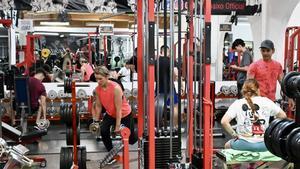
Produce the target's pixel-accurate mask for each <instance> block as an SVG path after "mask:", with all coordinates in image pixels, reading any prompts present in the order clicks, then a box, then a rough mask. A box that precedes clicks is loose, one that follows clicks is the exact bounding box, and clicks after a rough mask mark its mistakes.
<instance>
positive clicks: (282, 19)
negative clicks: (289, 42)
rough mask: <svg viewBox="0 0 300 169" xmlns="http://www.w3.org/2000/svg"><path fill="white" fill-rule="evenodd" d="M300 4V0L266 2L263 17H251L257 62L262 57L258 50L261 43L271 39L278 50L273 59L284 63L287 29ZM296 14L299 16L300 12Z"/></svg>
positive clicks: (270, 0)
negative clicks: (295, 9)
mask: <svg viewBox="0 0 300 169" xmlns="http://www.w3.org/2000/svg"><path fill="white" fill-rule="evenodd" d="M299 2H300V0H289V1H283V0H264V1H262V7H263V8H262V13H261V16H251V17H249V20H250V24H251V27H252V32H253V39H254V46H255V51H254V55H255V60H257V59H259V58H260V57H261V56H260V53H259V48H258V47H259V45H260V43H261V41H262V40H264V39H270V40H272V41H273V42H274V45H275V48H276V52H275V55H274V57H273V58H274V59H275V60H278V61H279V62H281V63H283V54H284V33H285V29H286V27H287V24H288V21H289V20H290V16H291V15H292V13H293V11H294V8H295V7H296V6H297V4H298V3H299ZM296 13H298V16H299V10H298V11H297V12H296Z"/></svg>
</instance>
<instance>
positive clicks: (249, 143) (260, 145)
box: [221, 79, 286, 152]
mask: <svg viewBox="0 0 300 169" xmlns="http://www.w3.org/2000/svg"><path fill="white" fill-rule="evenodd" d="M251 92H253V93H251ZM242 93H243V96H244V97H245V98H243V99H239V100H236V101H235V102H234V103H233V104H232V105H230V107H229V108H228V110H227V112H226V113H225V115H224V116H223V118H222V120H221V123H222V125H223V127H224V129H225V130H226V131H227V132H228V133H229V134H230V135H231V136H232V137H233V139H231V140H229V141H228V142H227V143H226V144H225V148H232V149H235V150H245V151H256V152H261V151H266V150H267V148H266V146H265V144H264V136H263V134H264V132H265V130H266V128H267V127H268V126H269V119H270V116H275V117H276V118H286V114H285V112H283V110H282V109H281V108H280V107H279V106H277V105H276V104H275V103H274V102H273V101H272V100H270V99H268V98H267V97H261V96H259V95H260V94H259V88H258V82H257V81H256V80H254V79H248V80H246V81H245V84H244V86H243V88H242ZM249 93H250V95H249ZM233 119H235V120H236V122H237V125H236V126H237V127H236V131H235V130H234V129H233V128H232V126H231V125H230V122H231V120H233Z"/></svg>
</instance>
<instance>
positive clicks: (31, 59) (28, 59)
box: [16, 35, 41, 73]
mask: <svg viewBox="0 0 300 169" xmlns="http://www.w3.org/2000/svg"><path fill="white" fill-rule="evenodd" d="M40 37H41V35H26V47H25V58H24V61H23V62H21V63H18V64H16V65H17V67H19V68H20V67H21V66H24V67H25V68H26V72H27V73H28V72H29V68H30V67H31V66H32V64H33V63H35V62H36V58H35V56H34V40H35V39H36V38H38V39H39V38H40Z"/></svg>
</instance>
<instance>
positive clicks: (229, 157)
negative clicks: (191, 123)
mask: <svg viewBox="0 0 300 169" xmlns="http://www.w3.org/2000/svg"><path fill="white" fill-rule="evenodd" d="M216 156H217V157H218V158H219V159H220V160H221V162H222V163H223V167H224V169H227V168H228V166H231V165H234V164H241V165H242V164H249V163H255V164H256V168H257V169H259V168H266V167H269V166H270V165H271V164H272V163H274V162H281V163H280V164H281V167H279V168H282V169H284V168H287V167H288V166H289V163H288V162H286V161H284V160H282V159H281V158H279V157H277V156H275V155H273V154H272V153H270V152H269V151H266V152H251V151H240V150H233V149H222V150H216Z"/></svg>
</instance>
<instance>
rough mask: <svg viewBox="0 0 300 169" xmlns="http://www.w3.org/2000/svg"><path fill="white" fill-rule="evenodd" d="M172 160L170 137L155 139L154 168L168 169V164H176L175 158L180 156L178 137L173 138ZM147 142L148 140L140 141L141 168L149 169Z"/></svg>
mask: <svg viewBox="0 0 300 169" xmlns="http://www.w3.org/2000/svg"><path fill="white" fill-rule="evenodd" d="M172 143H173V146H172V147H173V156H172V157H173V158H172V160H170V147H171V146H170V136H167V137H158V138H155V168H156V169H165V168H168V163H173V162H178V159H177V157H178V156H179V155H180V154H181V147H179V142H178V137H177V136H176V137H173V140H172ZM148 146H149V141H148V139H145V138H144V139H143V140H142V159H141V160H142V162H141V164H142V165H144V167H143V168H145V169H148V167H149V158H151V157H149V151H148V150H149V147H148Z"/></svg>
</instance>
